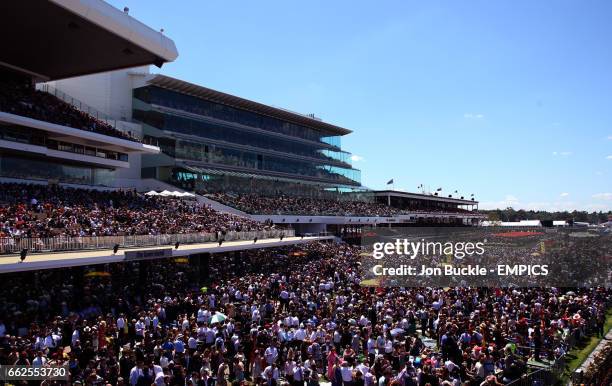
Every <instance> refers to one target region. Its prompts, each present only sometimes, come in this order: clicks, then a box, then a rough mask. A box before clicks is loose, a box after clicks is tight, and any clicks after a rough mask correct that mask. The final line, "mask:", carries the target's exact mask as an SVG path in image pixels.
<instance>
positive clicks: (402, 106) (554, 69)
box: [110, 0, 612, 210]
mask: <svg viewBox="0 0 612 386" xmlns="http://www.w3.org/2000/svg"><path fill="white" fill-rule="evenodd" d="M110 3H111V4H113V5H114V6H116V7H117V8H120V9H123V7H124V6H126V5H127V6H129V8H130V14H131V15H132V16H134V17H136V18H138V19H139V20H141V21H143V22H145V23H146V24H148V25H150V26H151V27H153V28H156V29H159V28H164V30H165V34H166V35H168V36H169V37H170V38H172V39H173V40H174V41H175V43H176V45H177V48H178V50H179V58H178V59H177V60H176V61H175V62H174V63H170V64H167V65H164V67H163V69H162V70H161V71H159V70H156V71H159V72H161V73H164V74H167V75H170V76H174V77H178V78H181V79H184V80H187V81H190V82H193V83H197V84H201V85H204V86H207V87H210V88H214V89H218V90H221V91H225V92H229V93H232V94H235V95H239V96H242V97H245V98H249V99H253V100H256V101H259V102H262V103H266V104H271V105H275V106H281V107H284V108H288V109H291V110H295V111H299V112H303V113H315V114H316V115H317V116H320V117H321V118H323V119H324V120H325V121H328V122H331V123H334V124H337V125H340V126H343V127H347V128H350V129H352V130H353V131H354V133H353V134H351V135H349V136H347V137H345V138H343V147H345V148H346V149H347V150H349V151H351V152H352V153H353V154H354V155H355V159H356V161H355V162H354V165H355V167H357V168H359V169H361V170H362V182H363V183H364V185H366V186H369V187H372V188H384V187H385V183H386V181H388V180H389V179H391V178H393V179H394V180H395V188H397V189H403V190H409V191H416V190H417V189H416V188H417V186H418V185H419V184H421V183H423V184H424V185H425V186H429V187H431V189H435V188H437V187H443V188H444V190H445V192H446V194H448V193H450V192H453V191H454V190H459V192H460V193H461V194H465V195H469V194H470V193H474V194H475V195H476V198H477V199H478V200H480V201H481V203H482V205H481V206H482V207H502V208H503V207H506V206H513V207H515V208H539V209H548V210H563V209H570V210H571V209H587V210H610V209H612V50H611V49H610V47H612V23H610V15H612V2H610V1H605V0H603V1H591V0H588V1H585V2H579V1H518V0H513V1H467V0H466V1H450V0H449V1H427V2H413V1H376V2H375V1H355V0H352V1H344V0H342V1H340V0H334V1H319V0H309V1H305V0H304V1H287V0H278V1H268V0H260V1H246V0H244V1H231V0H223V1H211V0H207V1H176V2H175V1H152V0H147V1H143V0H138V1H136V0H120V1H116V0H113V1H110Z"/></svg>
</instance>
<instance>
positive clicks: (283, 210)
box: [209, 193, 401, 216]
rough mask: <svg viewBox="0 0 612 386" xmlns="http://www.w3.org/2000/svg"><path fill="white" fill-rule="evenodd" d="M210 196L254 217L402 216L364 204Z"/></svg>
mask: <svg viewBox="0 0 612 386" xmlns="http://www.w3.org/2000/svg"><path fill="white" fill-rule="evenodd" d="M209 196H210V198H211V199H213V200H215V201H219V202H221V203H222V204H225V205H228V206H231V207H234V208H236V209H240V210H242V211H244V212H247V213H253V214H269V215H280V214H288V215H311V216H393V215H397V214H401V211H400V210H398V209H396V208H392V207H389V206H387V205H382V204H378V203H374V202H366V201H349V200H334V199H330V198H311V197H298V196H285V195H277V196H261V195H257V194H242V195H238V194H227V193H216V194H211V195H209Z"/></svg>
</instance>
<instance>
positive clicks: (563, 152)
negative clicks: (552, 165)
mask: <svg viewBox="0 0 612 386" xmlns="http://www.w3.org/2000/svg"><path fill="white" fill-rule="evenodd" d="M572 154H574V153H572V152H571V151H553V152H552V155H553V156H557V155H558V156H561V157H569V156H570V155H572Z"/></svg>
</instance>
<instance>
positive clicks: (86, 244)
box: [0, 229, 295, 254]
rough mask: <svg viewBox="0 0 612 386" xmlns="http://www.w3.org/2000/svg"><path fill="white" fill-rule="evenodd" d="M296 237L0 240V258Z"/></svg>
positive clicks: (267, 233) (272, 233)
mask: <svg viewBox="0 0 612 386" xmlns="http://www.w3.org/2000/svg"><path fill="white" fill-rule="evenodd" d="M281 235H283V237H293V236H295V230H293V229H269V230H263V231H243V232H233V231H232V232H225V233H204V232H203V233H185V234H161V235H123V236H79V237H65V236H59V237H34V238H20V237H3V238H0V254H10V253H19V252H21V251H22V250H24V249H27V250H28V252H30V253H37V252H55V251H78V250H92V249H112V248H113V247H114V246H115V245H119V246H120V247H121V248H133V247H151V246H158V245H174V244H175V243H177V242H178V243H181V244H200V243H207V242H215V241H218V240H219V238H221V239H222V240H223V241H234V240H252V239H254V238H255V237H257V238H258V239H260V240H263V239H270V238H278V237H280V236H281Z"/></svg>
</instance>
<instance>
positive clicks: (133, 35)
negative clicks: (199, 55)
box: [49, 0, 178, 62]
mask: <svg viewBox="0 0 612 386" xmlns="http://www.w3.org/2000/svg"><path fill="white" fill-rule="evenodd" d="M49 1H50V2H52V3H54V4H56V5H58V6H60V7H62V8H64V9H66V10H67V11H69V12H71V13H73V14H75V15H77V16H79V17H81V18H83V19H85V20H88V21H89V22H91V23H94V24H96V25H97V26H99V27H101V28H104V29H106V30H108V31H109V33H113V34H115V35H117V36H119V37H121V38H123V39H125V40H128V41H129V42H131V43H133V44H135V45H137V46H139V47H141V48H144V49H145V50H147V51H149V52H150V53H152V54H154V55H156V56H158V57H160V58H161V59H163V60H164V61H166V62H172V61H174V60H175V59H176V58H177V57H178V50H177V49H176V45H175V44H174V41H173V40H172V39H170V38H168V37H167V36H165V35H164V34H162V33H161V32H159V31H155V30H153V29H152V28H151V27H149V26H147V25H146V24H144V23H142V22H141V21H139V20H137V19H135V18H134V17H132V16H130V15H128V14H127V13H125V12H122V11H120V10H118V9H117V8H115V7H113V6H112V5H110V4H107V3H106V2H104V1H101V0H49Z"/></svg>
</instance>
